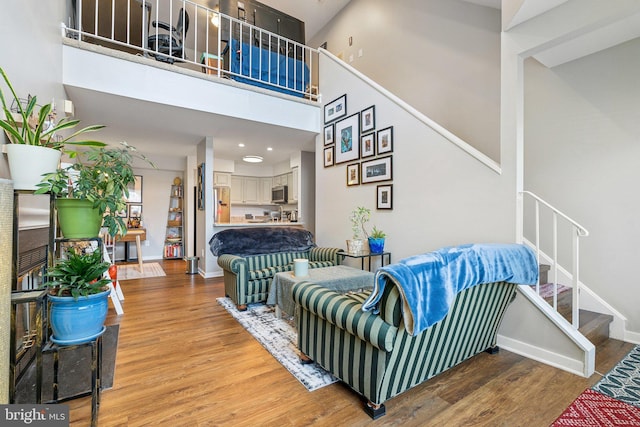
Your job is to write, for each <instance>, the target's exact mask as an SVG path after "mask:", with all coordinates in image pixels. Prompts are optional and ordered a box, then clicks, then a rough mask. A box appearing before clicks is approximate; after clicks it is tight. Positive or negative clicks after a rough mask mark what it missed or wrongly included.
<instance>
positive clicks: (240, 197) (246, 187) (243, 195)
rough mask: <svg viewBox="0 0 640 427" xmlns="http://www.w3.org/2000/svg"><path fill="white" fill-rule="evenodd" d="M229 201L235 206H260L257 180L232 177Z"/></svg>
mask: <svg viewBox="0 0 640 427" xmlns="http://www.w3.org/2000/svg"><path fill="white" fill-rule="evenodd" d="M230 199H231V203H236V204H245V205H247V204H254V205H258V204H260V196H259V191H258V178H254V177H251V176H233V175H232V176H231V197H230Z"/></svg>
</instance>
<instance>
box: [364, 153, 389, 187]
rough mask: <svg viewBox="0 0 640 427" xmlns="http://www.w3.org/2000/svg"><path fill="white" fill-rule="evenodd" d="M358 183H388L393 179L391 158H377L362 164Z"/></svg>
mask: <svg viewBox="0 0 640 427" xmlns="http://www.w3.org/2000/svg"><path fill="white" fill-rule="evenodd" d="M360 175H361V177H360V183H362V184H368V183H370V182H379V181H390V180H392V179H393V164H392V156H385V157H378V158H375V159H373V160H368V161H366V162H362V166H361V171H360Z"/></svg>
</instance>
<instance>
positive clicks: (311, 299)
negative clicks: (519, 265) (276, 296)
mask: <svg viewBox="0 0 640 427" xmlns="http://www.w3.org/2000/svg"><path fill="white" fill-rule="evenodd" d="M516 289H517V285H515V284H511V283H505V282H500V283H488V284H481V285H477V286H474V287H471V288H468V289H465V290H464V291H462V292H460V293H458V295H457V296H456V299H455V300H454V303H453V305H452V306H451V309H450V310H449V313H448V314H447V316H446V317H445V318H444V319H442V320H441V321H440V322H438V323H436V324H434V325H432V326H431V327H430V328H428V329H426V330H424V331H422V332H421V333H420V334H418V335H416V336H411V335H409V334H408V333H407V332H406V330H405V327H404V325H403V320H402V311H401V310H402V308H401V305H402V302H401V300H400V294H399V292H398V289H397V288H396V287H395V286H391V285H390V284H389V285H388V286H386V287H385V290H384V293H383V295H382V298H381V300H380V304H379V306H378V307H379V313H378V314H374V313H372V312H363V311H362V310H361V308H362V303H363V302H364V301H365V300H366V299H367V297H368V296H369V294H370V291H367V292H363V293H355V294H344V295H343V294H339V293H337V292H334V291H331V290H329V289H326V288H323V287H321V286H318V285H315V284H312V283H310V282H300V283H297V284H295V285H294V286H293V289H292V292H293V300H294V301H295V302H296V304H298V306H299V313H298V317H297V327H298V348H299V349H300V351H301V352H302V353H303V356H302V359H303V363H304V362H305V361H311V360H313V361H315V362H317V363H318V364H320V365H321V366H322V367H324V368H325V369H326V370H327V371H329V372H331V373H332V374H333V375H335V376H336V377H338V378H340V379H341V380H342V381H343V382H345V383H346V384H348V385H349V386H350V387H351V388H352V389H353V390H355V391H356V392H358V393H360V394H361V395H363V396H364V397H365V398H366V399H367V400H368V402H367V404H366V405H365V411H366V412H367V413H368V414H369V415H370V416H371V417H372V418H374V419H376V418H378V417H380V416H382V415H384V413H385V407H384V405H383V402H385V401H386V400H388V399H390V398H392V397H394V396H396V395H398V394H400V393H402V392H404V391H406V390H409V389H410V388H412V387H414V386H416V385H418V384H420V383H422V382H424V381H426V380H428V379H429V378H432V377H433V376H435V375H437V374H439V373H441V372H443V371H446V370H447V369H449V368H451V367H453V366H455V365H457V364H459V363H461V362H463V361H464V360H466V359H468V358H470V357H472V356H474V355H476V354H478V353H480V352H482V351H485V350H487V351H490V352H493V350H496V351H497V347H495V345H496V335H497V330H498V327H499V326H500V322H501V320H502V318H503V315H504V312H505V311H506V309H507V306H508V305H509V303H510V302H511V301H512V300H513V298H514V297H515V293H516Z"/></svg>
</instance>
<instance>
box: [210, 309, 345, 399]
mask: <svg viewBox="0 0 640 427" xmlns="http://www.w3.org/2000/svg"><path fill="white" fill-rule="evenodd" d="M217 300H218V304H220V305H221V306H222V307H224V308H225V309H226V310H227V311H228V312H229V313H230V314H231V315H232V316H233V317H234V319H236V320H237V321H238V322H239V323H240V324H241V325H242V326H243V327H244V328H245V329H246V330H247V331H248V332H249V333H250V334H251V335H253V337H254V338H255V339H256V340H258V342H259V343H260V344H262V346H263V347H264V348H265V349H267V351H269V353H271V355H272V356H273V357H275V358H276V360H277V361H278V362H280V363H281V364H282V366H284V367H285V368H286V369H287V370H288V371H289V372H290V373H291V374H292V375H293V376H294V377H296V378H297V379H298V381H300V383H302V385H304V386H305V387H306V388H307V390H309V391H314V390H317V389H319V388H322V387H324V386H327V385H329V384H333V383H334V382H336V381H338V379H337V378H336V377H334V376H333V375H331V374H330V373H328V372H327V371H325V370H324V369H322V368H321V367H320V366H319V365H317V364H315V363H312V364H308V365H303V364H302V363H300V357H299V352H298V348H297V340H298V333H297V331H296V330H295V328H294V327H293V326H292V325H290V324H289V323H288V322H287V321H286V320H283V319H278V318H277V317H276V316H275V314H274V309H273V308H270V307H269V306H267V305H265V304H249V305H248V308H247V310H246V311H238V310H237V309H236V306H235V304H234V303H233V301H231V299H229V298H218V299H217Z"/></svg>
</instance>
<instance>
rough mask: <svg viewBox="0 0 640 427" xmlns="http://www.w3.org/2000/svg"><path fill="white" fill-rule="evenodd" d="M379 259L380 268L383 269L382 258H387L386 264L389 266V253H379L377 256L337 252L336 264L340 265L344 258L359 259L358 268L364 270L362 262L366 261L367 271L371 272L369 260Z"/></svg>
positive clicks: (365, 253)
mask: <svg viewBox="0 0 640 427" xmlns="http://www.w3.org/2000/svg"><path fill="white" fill-rule="evenodd" d="M377 256H379V257H380V266H381V267H384V257H385V256H386V257H387V264H391V252H380V253H378V254H374V253H371V252H359V253H356V254H352V253H349V252H338V262H340V263H342V261H344V259H345V258H355V259H360V268H361V269H362V270H364V260H365V259H367V260H368V264H367V269H368V270H369V271H371V258H374V257H377Z"/></svg>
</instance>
